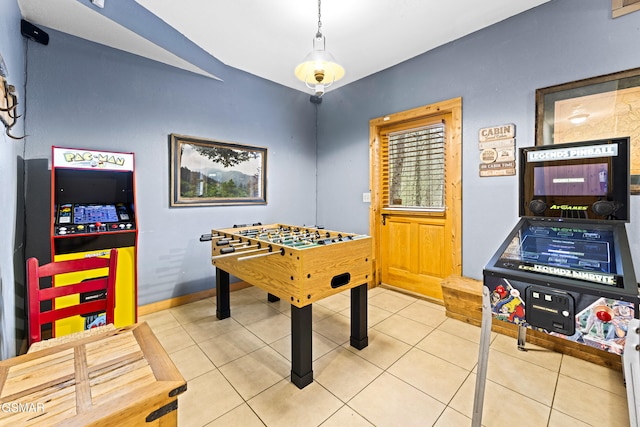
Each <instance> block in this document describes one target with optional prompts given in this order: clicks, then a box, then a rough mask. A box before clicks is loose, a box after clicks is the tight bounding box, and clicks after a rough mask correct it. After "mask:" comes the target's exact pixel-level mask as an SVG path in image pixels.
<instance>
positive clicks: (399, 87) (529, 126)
mask: <svg viewBox="0 0 640 427" xmlns="http://www.w3.org/2000/svg"><path fill="white" fill-rule="evenodd" d="M639 40H640V13H633V14H630V15H627V16H624V17H621V18H617V19H615V20H613V19H612V18H611V1H609V0H555V1H551V2H549V3H547V4H544V5H542V6H539V7H537V8H535V9H532V10H530V11H527V12H525V13H522V14H520V15H518V16H515V17H513V18H511V19H508V20H505V21H502V22H500V23H498V24H496V25H493V26H491V27H489V28H486V29H483V30H481V31H478V32H476V33H474V34H471V35H469V36H467V37H464V38H462V39H460V40H457V41H455V42H452V43H449V44H447V45H445V46H442V47H440V48H437V49H434V50H432V51H430V52H428V53H426V54H423V55H420V56H418V57H416V58H414V59H412V60H410V61H406V62H404V63H402V64H400V65H398V66H395V67H393V68H390V69H388V70H385V71H383V72H380V73H377V74H375V75H373V76H370V77H368V78H365V79H362V80H360V81H358V82H355V83H353V84H350V85H347V86H345V87H343V88H340V89H339V90H337V91H335V92H329V93H328V94H326V95H325V98H324V101H323V103H322V104H321V105H320V107H319V110H318V111H319V117H318V123H319V137H318V222H319V223H322V224H325V226H327V227H328V228H334V229H339V230H340V229H344V230H356V231H357V232H360V233H364V232H368V230H369V217H368V212H369V211H368V209H369V204H368V203H363V202H362V193H363V192H365V191H368V190H369V188H368V187H369V127H368V126H369V120H370V119H372V118H376V117H381V116H384V115H386V114H391V113H395V112H399V111H403V110H408V109H411V108H415V107H419V106H422V105H427V104H430V103H434V102H437V101H441V100H445V99H450V98H455V97H459V96H461V97H462V111H463V112H462V116H463V121H462V128H463V149H462V153H463V154H462V166H463V173H462V193H463V194H462V203H463V209H462V227H463V229H462V249H463V274H464V275H465V276H469V277H474V278H477V279H481V278H482V268H483V267H484V265H485V263H486V262H487V261H488V260H489V258H490V257H491V255H492V254H493V252H494V251H495V250H496V249H497V248H498V246H499V244H500V243H501V242H502V241H503V240H504V238H505V237H506V235H507V233H508V232H509V231H510V230H511V229H512V228H513V226H514V225H515V224H516V222H517V220H518V211H517V203H518V201H517V196H518V188H517V178H516V177H515V176H513V177H492V178H480V177H479V174H478V164H479V150H478V130H479V129H480V128H483V127H488V126H493V125H501V124H505V123H515V125H516V144H517V146H518V147H524V146H531V145H534V144H535V137H534V131H535V91H536V89H537V88H543V87H547V86H552V85H555V84H560V83H565V82H569V81H573V80H578V79H583V78H588V77H593V76H597V75H602V74H608V73H612V72H616V71H622V70H626V69H629V68H635V67H640V55H639V50H638V42H639ZM338 189H339V190H338ZM639 197H640V196H634V197H632V206H631V207H632V213H631V218H632V222H631V223H630V224H629V225H628V232H629V235H630V240H631V241H632V243H631V245H632V253H633V254H634V262H635V265H636V270H639V269H640V239H638V229H639V227H640V225H639V224H640V206H639V203H640V199H639ZM346 212H348V214H345V213H346ZM479 242H481V244H479Z"/></svg>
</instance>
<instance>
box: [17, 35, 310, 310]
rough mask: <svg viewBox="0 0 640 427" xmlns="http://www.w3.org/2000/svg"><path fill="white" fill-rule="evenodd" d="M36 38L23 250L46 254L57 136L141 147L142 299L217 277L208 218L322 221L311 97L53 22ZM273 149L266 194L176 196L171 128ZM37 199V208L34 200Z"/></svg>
mask: <svg viewBox="0 0 640 427" xmlns="http://www.w3.org/2000/svg"><path fill="white" fill-rule="evenodd" d="M45 30H46V31H47V32H48V33H49V36H50V41H49V45H48V46H43V45H39V44H36V43H34V42H31V41H30V42H29V49H28V75H29V80H28V81H29V84H28V89H29V90H28V96H29V98H28V102H29V114H28V117H27V133H28V134H29V137H28V138H27V145H26V158H27V159H28V162H27V169H28V171H27V177H28V181H29V182H28V184H27V194H28V197H27V203H28V206H29V210H28V215H29V217H28V218H27V222H28V224H29V225H30V226H29V228H28V230H27V236H28V240H27V253H28V255H29V256H34V255H35V256H39V257H42V258H43V259H48V257H50V253H49V244H50V241H49V223H50V217H49V211H50V203H51V202H50V194H49V192H50V176H49V174H50V165H48V163H49V162H50V156H51V146H52V145H53V146H61V147H71V148H88V149H101V150H111V151H116V152H118V151H121V152H134V153H135V165H136V171H135V177H136V197H137V200H136V202H137V206H136V213H137V215H138V225H139V230H140V231H139V245H138V303H139V304H140V305H144V304H149V303H152V302H156V301H161V300H165V299H168V298H172V297H176V296H180V295H185V294H189V293H193V292H197V291H201V290H204V289H210V288H211V287H213V286H215V281H214V278H213V274H214V269H213V267H212V265H211V261H210V257H211V247H210V243H201V242H200V241H199V237H200V235H201V234H203V233H208V232H210V231H211V228H219V227H230V226H232V225H233V224H239V223H253V222H262V223H269V222H290V223H294V224H315V214H316V208H315V197H316V196H315V192H316V163H315V162H316V136H315V135H316V122H315V116H316V115H315V108H316V107H315V105H313V104H311V103H310V102H309V96H308V95H306V94H304V93H302V92H299V91H295V90H292V89H288V88H285V87H283V86H280V85H277V84H275V83H271V82H268V81H266V80H262V79H259V78H256V77H255V76H252V75H249V74H247V73H244V72H240V71H237V70H233V69H229V73H228V75H227V76H228V78H227V79H226V80H225V81H224V82H220V81H217V80H214V79H209V78H206V77H202V76H200V75H196V74H193V73H190V72H188V71H184V70H180V69H177V68H173V67H169V66H167V65H164V64H160V63H157V62H154V61H150V60H147V59H145V58H141V57H138V56H135V55H131V54H128V53H124V52H122V51H119V50H115V49H111V48H108V47H105V46H102V45H98V44H94V43H91V42H87V41H85V40H81V39H78V38H76V37H73V36H70V35H67V34H64V33H60V32H57V31H54V30H50V29H45ZM171 133H178V134H182V135H192V136H197V137H203V138H209V139H217V140H222V141H230V142H239V143H245V144H250V145H256V146H263V147H267V148H268V155H267V163H268V168H267V173H268V176H267V183H268V189H267V200H268V204H267V205H261V206H249V207H238V206H218V207H187V208H184V207H181V208H170V207H169V172H170V170H169V169H170V167H169V134H171ZM32 206H33V207H34V208H33V209H31V207H32Z"/></svg>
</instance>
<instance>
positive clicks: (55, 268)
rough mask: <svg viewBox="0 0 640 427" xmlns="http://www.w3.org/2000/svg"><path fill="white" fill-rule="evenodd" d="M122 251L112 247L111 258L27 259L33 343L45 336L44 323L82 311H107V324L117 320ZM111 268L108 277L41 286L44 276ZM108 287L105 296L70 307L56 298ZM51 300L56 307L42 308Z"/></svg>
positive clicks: (30, 336) (75, 314) (31, 337)
mask: <svg viewBox="0 0 640 427" xmlns="http://www.w3.org/2000/svg"><path fill="white" fill-rule="evenodd" d="M117 265H118V250H117V249H111V252H110V255H109V258H99V257H91V258H82V259H74V260H69V261H58V262H51V263H49V264H45V265H42V266H40V265H38V260H37V259H36V258H29V259H28V260H27V292H28V298H29V345H31V344H33V343H34V342H38V341H40V340H41V339H42V336H41V329H42V325H44V324H47V323H52V322H55V321H56V320H60V319H65V318H67V317H72V316H77V315H79V314H89V313H95V312H106V317H107V324H109V323H113V310H114V308H115V301H116V299H115V291H116V266H117ZM105 267H108V268H109V270H108V271H109V273H108V275H107V276H100V277H95V278H89V279H84V280H83V281H82V282H79V283H73V284H68V285H64V286H56V287H50V288H45V289H40V279H41V278H43V277H53V276H56V275H58V274H64V273H74V272H79V271H87V270H95V269H98V268H105ZM101 290H106V298H105V299H94V300H92V301H87V302H82V303H80V304H77V305H72V306H69V307H63V308H58V309H56V308H55V299H56V298H60V297H63V296H67V295H74V294H80V293H84V292H92V291H101ZM41 301H51V305H52V307H53V308H52V309H51V310H48V311H41V308H40V302H41Z"/></svg>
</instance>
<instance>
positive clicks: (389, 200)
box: [382, 123, 445, 211]
mask: <svg viewBox="0 0 640 427" xmlns="http://www.w3.org/2000/svg"><path fill="white" fill-rule="evenodd" d="M384 139H385V140H386V141H384V140H383V143H384V145H383V147H385V148H383V152H382V155H383V196H384V197H385V199H384V200H385V201H386V202H385V207H386V208H404V209H421V210H430V211H443V210H444V208H445V204H444V203H445V198H444V196H445V194H444V189H445V134H444V123H437V124H433V125H429V126H424V127H419V128H413V129H408V130H402V131H398V132H389V133H388V134H386V135H385V138H384Z"/></svg>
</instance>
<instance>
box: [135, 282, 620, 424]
mask: <svg viewBox="0 0 640 427" xmlns="http://www.w3.org/2000/svg"><path fill="white" fill-rule="evenodd" d="M349 295H350V294H349V291H346V292H343V293H341V294H337V295H334V296H332V297H329V298H326V299H325V300H322V301H320V302H317V303H315V304H314V305H313V322H314V323H313V359H314V362H313V370H314V382H313V383H311V384H310V385H308V386H307V387H305V388H304V389H302V390H300V389H298V388H297V387H296V386H294V385H293V384H292V383H291V382H290V380H289V374H290V369H291V364H290V351H291V345H290V329H291V325H290V318H289V315H290V305H289V304H287V303H285V302H282V301H279V302H277V303H268V302H267V298H266V296H267V295H266V293H265V292H263V291H262V290H260V289H258V288H254V287H249V288H246V289H243V290H240V291H236V292H233V293H232V294H231V318H229V319H225V320H218V319H216V317H215V311H216V302H215V299H206V300H202V301H198V302H194V303H191V304H188V305H184V306H180V307H175V308H171V309H168V310H164V311H161V312H157V313H153V314H149V315H146V316H142V317H141V318H140V320H141V321H146V322H148V323H149V325H150V326H151V327H152V329H153V331H154V332H155V334H156V335H157V337H158V339H159V340H160V342H161V343H162V345H163V346H164V347H165V349H166V350H167V352H168V353H169V354H170V356H171V358H172V359H173V361H174V362H175V364H176V366H177V367H178V368H179V369H180V371H181V372H182V374H183V375H184V377H185V379H186V380H187V381H188V390H187V392H186V393H184V394H183V395H181V396H180V397H179V411H178V421H179V425H180V426H185V427H192V426H193V427H196V426H208V427H218V426H225V427H226V426H242V427H252V426H269V427H272V426H273V427H275V426H286V427H288V426H295V427H312V426H323V427H331V426H339V427H348V426H372V425H373V426H403V427H404V426H437V427H445V426H446V427H451V426H470V425H471V416H472V412H473V396H474V387H475V378H476V375H475V369H476V366H477V361H478V341H479V338H480V328H478V327H474V326H471V325H468V324H466V323H463V322H459V321H456V320H453V319H449V318H447V317H446V316H445V311H444V307H442V306H439V305H436V304H433V303H430V302H427V301H424V300H421V299H416V298H414V297H411V296H407V295H405V294H403V293H399V292H395V291H393V290H389V289H384V288H380V287H378V288H375V289H372V290H370V291H369V299H368V300H369V346H368V347H367V348H365V349H363V350H361V351H358V350H356V349H354V348H352V347H350V346H349V324H350V323H349V322H350V321H349V306H350V305H349V304H350V298H349ZM527 347H528V348H529V351H527V352H521V351H518V350H517V349H516V343H515V339H513V338H508V337H505V336H502V335H497V334H492V337H491V349H490V355H489V367H488V372H487V378H488V380H487V383H486V395H485V405H484V413H483V425H486V426H501V427H504V426H510V425H517V426H554V427H556V426H561V427H564V426H588V425H597V426H599V427H604V426H616V427H617V426H628V425H629V417H628V412H627V398H626V391H625V387H624V385H623V378H622V374H621V373H620V372H617V371H613V370H610V369H607V368H603V367H601V366H598V365H595V364H592V363H589V362H585V361H582V360H580V359H576V358H573V357H570V356H565V355H561V354H558V353H554V352H551V351H548V350H545V349H542V348H540V347H536V346H533V345H531V344H529V343H527Z"/></svg>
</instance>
